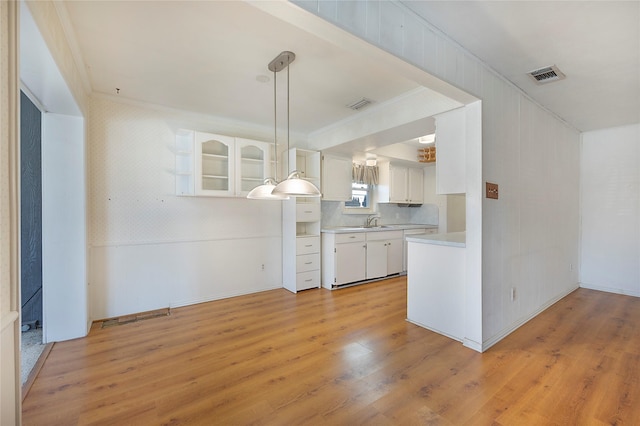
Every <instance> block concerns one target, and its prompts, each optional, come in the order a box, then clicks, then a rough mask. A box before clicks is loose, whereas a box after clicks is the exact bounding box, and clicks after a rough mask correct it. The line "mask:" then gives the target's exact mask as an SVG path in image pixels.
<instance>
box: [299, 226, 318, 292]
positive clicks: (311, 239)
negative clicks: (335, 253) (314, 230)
mask: <svg viewBox="0 0 640 426" xmlns="http://www.w3.org/2000/svg"><path fill="white" fill-rule="evenodd" d="M318 287H320V237H318V236H315V235H309V236H299V237H297V238H296V286H295V291H301V290H307V289H310V288H318Z"/></svg>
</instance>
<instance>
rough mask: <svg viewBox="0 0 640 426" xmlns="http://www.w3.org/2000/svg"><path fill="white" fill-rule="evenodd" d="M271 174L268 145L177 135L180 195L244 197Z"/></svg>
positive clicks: (211, 136) (201, 134)
mask: <svg viewBox="0 0 640 426" xmlns="http://www.w3.org/2000/svg"><path fill="white" fill-rule="evenodd" d="M270 170H271V145H270V144H269V143H267V142H260V141H254V140H250V139H241V138H234V137H232V136H224V135H216V134H212V133H204V132H196V131H192V130H179V131H178V132H177V134H176V194H178V195H207V196H218V197H236V196H237V197H244V196H246V195H247V194H248V193H249V191H251V190H252V189H253V188H255V187H256V186H258V185H260V184H262V182H263V181H264V179H265V178H267V177H269V174H270Z"/></svg>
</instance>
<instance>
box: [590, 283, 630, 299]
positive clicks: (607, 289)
mask: <svg viewBox="0 0 640 426" xmlns="http://www.w3.org/2000/svg"><path fill="white" fill-rule="evenodd" d="M580 288H586V289H589V290H597V291H605V292H607V293H615V294H622V295H624V296H634V297H640V290H639V291H629V290H624V289H621V288H613V287H605V286H601V285H595V284H589V283H580Z"/></svg>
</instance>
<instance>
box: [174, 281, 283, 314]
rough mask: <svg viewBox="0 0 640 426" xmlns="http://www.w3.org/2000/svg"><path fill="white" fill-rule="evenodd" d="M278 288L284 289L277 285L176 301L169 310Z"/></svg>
mask: <svg viewBox="0 0 640 426" xmlns="http://www.w3.org/2000/svg"><path fill="white" fill-rule="evenodd" d="M279 288H282V289H284V287H282V285H278V286H273V287H267V288H261V289H259V290H255V289H254V290H249V291H245V292H238V293H229V294H223V295H218V296H212V297H203V298H200V299H192V300H181V301H178V302H171V303H169V309H173V308H182V307H184V306H191V305H198V304H200V303H207V302H213V301H215V300H222V299H228V298H230V297H236V296H246V295H248V294H254V293H261V292H263V291H270V290H277V289H279Z"/></svg>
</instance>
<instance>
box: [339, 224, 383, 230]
mask: <svg viewBox="0 0 640 426" xmlns="http://www.w3.org/2000/svg"><path fill="white" fill-rule="evenodd" d="M391 228H393V226H387V225H378V226H364V225H359V226H339V227H337V228H336V229H340V230H342V231H348V230H354V231H362V230H379V229H391Z"/></svg>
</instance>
